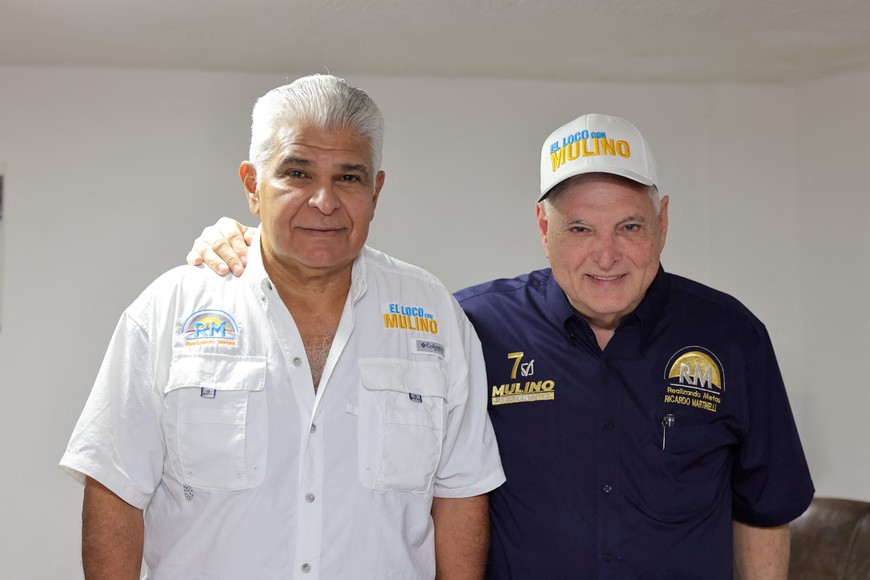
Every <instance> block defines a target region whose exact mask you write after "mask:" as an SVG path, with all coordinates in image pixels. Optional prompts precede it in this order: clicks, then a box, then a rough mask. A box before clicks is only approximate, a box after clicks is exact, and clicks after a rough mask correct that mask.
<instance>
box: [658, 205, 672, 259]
mask: <svg viewBox="0 0 870 580" xmlns="http://www.w3.org/2000/svg"><path fill="white" fill-rule="evenodd" d="M669 201H670V199H669V198H668V196H664V197H663V198H662V200H661V201H660V202H659V227H660V228H661V234H660V237H659V250H661V249H663V248H664V247H665V239H667V237H668V202H669Z"/></svg>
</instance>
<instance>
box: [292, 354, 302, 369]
mask: <svg viewBox="0 0 870 580" xmlns="http://www.w3.org/2000/svg"><path fill="white" fill-rule="evenodd" d="M301 364H302V359H301V358H299V357H298V356H294V357H293V366H294V367H298V366H299V365H301Z"/></svg>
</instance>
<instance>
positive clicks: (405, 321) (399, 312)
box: [383, 302, 438, 334]
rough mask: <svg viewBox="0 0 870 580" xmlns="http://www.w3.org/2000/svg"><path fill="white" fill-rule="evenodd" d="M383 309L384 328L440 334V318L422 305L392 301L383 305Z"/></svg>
mask: <svg viewBox="0 0 870 580" xmlns="http://www.w3.org/2000/svg"><path fill="white" fill-rule="evenodd" d="M383 311H384V312H383V315H384V328H394V329H397V330H416V331H419V332H428V333H429V334H438V320H437V319H436V318H435V315H434V314H432V313H431V312H429V311H428V310H426V309H425V308H423V307H422V306H406V305H404V304H396V303H394V302H391V303H389V304H385V305H384V306H383Z"/></svg>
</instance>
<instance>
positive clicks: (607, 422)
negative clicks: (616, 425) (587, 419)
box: [604, 419, 613, 429]
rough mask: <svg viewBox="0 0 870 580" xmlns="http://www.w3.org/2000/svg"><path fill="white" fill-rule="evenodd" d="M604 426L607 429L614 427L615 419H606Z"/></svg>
mask: <svg viewBox="0 0 870 580" xmlns="http://www.w3.org/2000/svg"><path fill="white" fill-rule="evenodd" d="M604 428H605V429H613V421H611V420H610V419H607V420H606V421H604Z"/></svg>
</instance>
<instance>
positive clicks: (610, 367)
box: [604, 359, 613, 369]
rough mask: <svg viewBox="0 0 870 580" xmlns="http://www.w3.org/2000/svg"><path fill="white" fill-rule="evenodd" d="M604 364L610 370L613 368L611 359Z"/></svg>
mask: <svg viewBox="0 0 870 580" xmlns="http://www.w3.org/2000/svg"><path fill="white" fill-rule="evenodd" d="M604 364H606V365H607V368H609V369H612V368H613V360H611V359H607V361H606V362H605V363H604Z"/></svg>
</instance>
